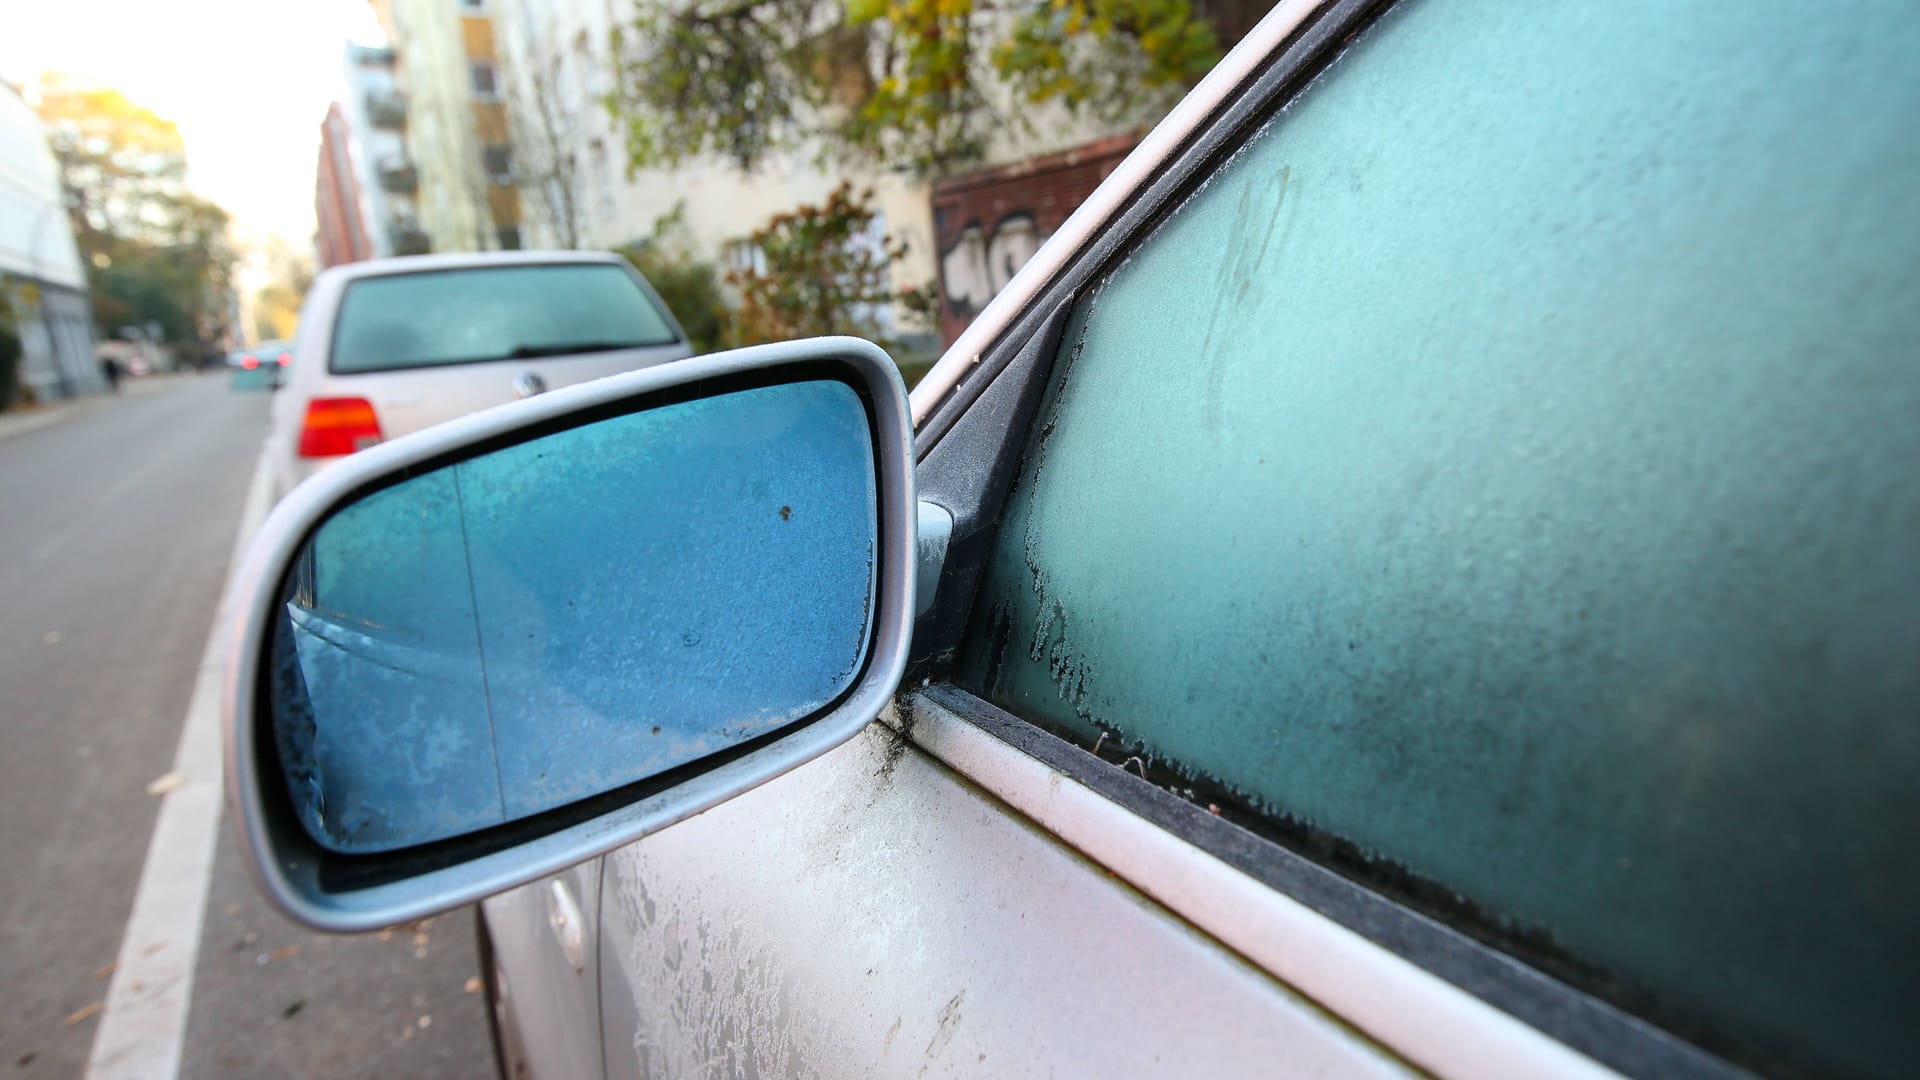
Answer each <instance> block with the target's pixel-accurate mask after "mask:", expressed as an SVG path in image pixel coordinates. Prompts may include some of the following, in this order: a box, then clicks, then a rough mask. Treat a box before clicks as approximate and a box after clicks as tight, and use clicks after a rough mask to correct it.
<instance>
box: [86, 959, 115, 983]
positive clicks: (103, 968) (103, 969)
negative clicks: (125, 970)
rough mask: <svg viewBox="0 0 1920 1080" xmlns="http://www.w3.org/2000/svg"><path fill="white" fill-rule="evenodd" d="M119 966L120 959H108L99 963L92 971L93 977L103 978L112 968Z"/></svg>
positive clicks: (111, 972) (111, 971) (110, 972)
mask: <svg viewBox="0 0 1920 1080" xmlns="http://www.w3.org/2000/svg"><path fill="white" fill-rule="evenodd" d="M119 966H120V961H118V960H109V961H107V962H106V963H104V964H101V965H100V967H99V968H98V969H97V970H95V971H94V973H93V977H94V978H96V979H104V978H106V977H107V976H109V975H111V974H113V969H114V968H117V967H119Z"/></svg>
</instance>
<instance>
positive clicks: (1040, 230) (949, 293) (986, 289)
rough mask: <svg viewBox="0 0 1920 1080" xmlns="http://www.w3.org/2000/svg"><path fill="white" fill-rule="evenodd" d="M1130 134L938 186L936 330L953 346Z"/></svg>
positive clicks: (1129, 143) (1127, 144) (1095, 182)
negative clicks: (938, 302) (938, 297)
mask: <svg viewBox="0 0 1920 1080" xmlns="http://www.w3.org/2000/svg"><path fill="white" fill-rule="evenodd" d="M1133 143H1134V139H1133V137H1132V136H1130V135H1126V136H1116V137H1113V138H1107V139H1101V140H1098V141H1096V142H1092V143H1088V144H1087V145H1085V146H1080V147H1076V148H1075V149H1072V150H1068V151H1065V152H1062V153H1058V154H1048V155H1045V156H1043V157H1037V158H1032V159H1029V160H1027V161H1022V162H1018V163H1016V164H1013V165H1003V166H999V167H997V168H993V169H985V170H982V171H980V172H977V173H972V174H970V175H967V176H957V177H954V178H952V179H949V180H944V181H941V182H940V183H938V184H935V185H934V189H933V227H934V233H935V237H936V240H937V243H938V247H939V251H940V332H941V336H942V337H943V338H944V339H945V340H946V341H947V342H948V343H952V341H953V339H954V338H956V337H959V336H960V331H962V330H964V329H966V327H967V323H969V322H971V321H973V317H974V316H975V315H978V314H979V313H980V309H981V308H984V307H986V306H987V301H989V300H991V299H993V298H994V296H995V295H996V294H997V293H999V291H1000V290H1001V289H1004V288H1006V286H1007V282H1009V281H1011V280H1013V276H1014V275H1015V274H1016V273H1018V272H1019V271H1020V268H1021V267H1022V266H1025V265H1026V263H1027V260H1028V259H1031V258H1032V257H1033V253H1034V252H1036V251H1038V250H1040V245H1041V244H1042V243H1044V242H1045V241H1046V239H1047V237H1049V236H1052V235H1053V232H1054V230H1056V229H1058V228H1059V227H1060V224H1061V222H1063V221H1065V220H1066V219H1067V215H1068V214H1071V213H1072V212H1073V209H1074V207H1077V206H1079V205H1080V203H1081V202H1082V201H1083V200H1084V199H1086V197H1087V196H1088V195H1090V194H1092V193H1093V189H1094V188H1096V187H1098V186H1099V185H1100V181H1102V180H1104V179H1106V176H1107V174H1108V173H1110V172H1112V171H1113V169H1114V166H1116V165H1118V164H1119V163H1120V160H1121V159H1122V158H1124V157H1126V155H1127V151H1129V150H1131V149H1132V148H1133Z"/></svg>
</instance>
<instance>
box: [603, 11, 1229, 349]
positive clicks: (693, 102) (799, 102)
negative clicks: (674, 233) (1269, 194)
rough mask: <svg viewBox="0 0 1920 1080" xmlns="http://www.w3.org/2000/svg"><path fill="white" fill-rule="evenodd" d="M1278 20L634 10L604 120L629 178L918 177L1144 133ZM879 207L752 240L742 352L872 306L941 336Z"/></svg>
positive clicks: (864, 325) (832, 327)
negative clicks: (1093, 124)
mask: <svg viewBox="0 0 1920 1080" xmlns="http://www.w3.org/2000/svg"><path fill="white" fill-rule="evenodd" d="M1265 13H1266V5H1265V4H1263V3H1259V2H1257V0H1015V2H1010V3H995V2H993V0H635V7H634V9H633V13H632V15H631V17H630V19H628V20H627V21H626V23H625V25H624V26H622V27H620V28H619V29H618V30H617V31H616V34H615V37H614V40H613V53H614V56H613V62H614V67H615V72H616V74H617V76H618V78H617V81H616V86H615V89H614V91H613V93H612V94H611V95H610V96H609V99H608V102H607V104H608V107H609V108H610V109H611V110H612V112H613V114H614V116H615V118H616V119H617V121H618V122H619V123H620V126H621V128H622V130H623V131H624V134H625V137H626V148H627V157H628V164H629V167H630V169H631V170H639V169H646V168H654V167H667V168H671V167H672V166H674V165H677V164H680V163H682V162H684V161H687V160H690V159H696V158H701V157H719V158H722V159H725V160H728V161H730V162H731V163H732V164H733V165H734V166H736V167H737V168H739V169H741V170H744V171H752V170H754V169H755V168H757V167H759V166H760V165H761V164H762V163H763V162H766V161H768V160H770V159H773V158H776V157H778V156H780V155H787V154H795V153H797V154H800V155H802V156H804V157H809V158H811V159H812V160H814V161H815V162H817V163H820V164H822V165H826V166H829V167H832V166H840V167H845V168H849V169H865V170H871V169H874V168H880V169H886V170H890V171H896V172H906V173H910V174H914V175H918V176H921V177H925V178H937V177H939V176H942V175H949V174H952V173H954V172H957V171H959V170H961V169H964V168H968V167H971V166H973V165H975V164H977V163H979V162H980V161H981V159H982V158H983V157H984V155H985V154H986V153H987V151H988V149H989V145H990V143H992V142H993V141H994V140H995V138H996V137H997V136H1004V135H1009V134H1011V135H1013V136H1015V137H1016V138H1015V139H1014V140H1013V141H1016V142H1017V136H1019V135H1021V134H1027V135H1032V134H1037V131H1036V128H1037V126H1038V125H1039V124H1043V123H1056V122H1059V121H1060V120H1062V119H1072V118H1081V117H1091V118H1093V119H1095V120H1098V121H1100V122H1101V123H1102V124H1105V125H1108V126H1132V125H1138V124H1142V123H1144V122H1146V121H1150V120H1151V119H1153V118H1154V117H1156V116H1157V115H1158V114H1159V113H1160V112H1162V111H1164V110H1165V109H1166V108H1167V107H1169V106H1170V105H1171V104H1172V103H1173V102H1174V101H1176V100H1177V99H1178V98H1179V97H1180V96H1181V95H1182V94H1184V93H1185V92H1186V90H1187V89H1188V88H1189V87H1191V86H1192V85H1193V84H1194V83H1195V82H1197V81H1199V79H1200V78H1201V77H1202V76H1203V75H1205V74H1206V72H1207V71H1208V70H1209V69H1210V68H1212V66H1213V64H1214V63H1215V62H1216V61H1217V60H1218V59H1219V58H1220V55H1221V53H1222V52H1223V51H1224V50H1225V49H1226V48H1228V47H1230V46H1231V45H1233V44H1234V43H1235V42H1237V41H1239V39H1240V38H1241V37H1243V36H1244V35H1245V34H1246V33H1247V31H1249V30H1250V29H1252V27H1253V25H1254V23H1256V22H1257V21H1259V19H1260V17H1261V16H1262V15H1264V14H1265ZM875 220H876V211H875V208H874V206H873V204H872V201H871V194H870V193H867V192H855V191H854V190H853V189H852V188H851V186H843V187H841V188H840V189H839V190H837V191H836V192H834V193H833V195H832V196H831V197H830V198H829V199H827V200H826V201H825V202H824V203H822V204H820V205H810V206H802V207H799V208H797V209H796V210H794V211H793V212H791V213H788V214H783V215H781V216H779V217H776V218H775V219H774V220H773V221H771V222H769V223H767V224H766V225H765V226H763V227H762V228H761V229H760V230H759V231H758V232H756V233H755V234H754V235H753V236H752V237H751V240H750V242H751V243H752V244H753V245H754V246H755V248H756V250H757V251H758V252H759V257H758V259H757V261H756V263H755V265H753V266H752V267H749V268H736V269H735V270H733V271H732V272H731V273H730V274H729V275H728V279H727V280H728V284H729V285H731V286H732V289H733V291H734V293H735V294H736V295H737V296H738V297H739V299H740V307H739V308H738V310H737V311H735V312H733V313H731V316H730V318H729V321H728V326H727V333H726V334H725V335H724V337H725V338H726V339H727V340H729V341H731V342H734V343H746V342H751V341H764V340H774V339H778V338H780V337H785V336H795V335H799V334H819V333H844V332H854V333H862V334H865V335H866V336H875V335H877V334H878V332H879V328H878V326H877V325H873V318H872V316H873V314H874V313H875V312H876V311H877V310H879V308H878V305H880V304H882V303H886V302H891V303H893V304H894V306H895V309H896V310H904V312H905V313H907V314H908V315H910V316H917V317H919V318H920V319H922V320H923V321H928V322H931V318H932V313H933V311H934V300H933V296H932V292H931V290H930V289H926V288H922V289H914V290H908V291H907V292H904V293H900V292H895V293H892V294H889V292H888V284H889V273H888V265H889V263H890V261H891V260H892V259H893V258H895V257H897V255H898V250H897V247H896V246H895V245H893V244H891V243H890V242H888V241H884V240H882V241H878V242H876V241H875V240H874V239H873V238H872V237H871V236H870V235H869V232H870V230H871V226H872V223H873V222H874V221H875Z"/></svg>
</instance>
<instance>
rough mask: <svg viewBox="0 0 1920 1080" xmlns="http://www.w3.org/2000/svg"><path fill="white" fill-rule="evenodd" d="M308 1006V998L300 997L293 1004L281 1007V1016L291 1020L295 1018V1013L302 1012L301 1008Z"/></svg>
mask: <svg viewBox="0 0 1920 1080" xmlns="http://www.w3.org/2000/svg"><path fill="white" fill-rule="evenodd" d="M306 1007H307V999H306V998H300V999H299V1000H297V1001H295V1002H294V1003H293V1004H291V1005H289V1006H287V1007H286V1008H284V1009H281V1010H280V1016H281V1018H282V1019H286V1020H291V1019H293V1018H294V1016H295V1015H297V1014H298V1013H299V1012H300V1010H301V1009H304V1008H306Z"/></svg>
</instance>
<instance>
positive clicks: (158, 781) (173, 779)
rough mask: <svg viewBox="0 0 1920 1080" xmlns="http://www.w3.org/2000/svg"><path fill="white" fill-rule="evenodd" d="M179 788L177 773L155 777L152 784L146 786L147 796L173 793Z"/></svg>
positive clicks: (178, 775)
mask: <svg viewBox="0 0 1920 1080" xmlns="http://www.w3.org/2000/svg"><path fill="white" fill-rule="evenodd" d="M179 786H180V774H179V773H177V772H170V773H161V774H160V775H159V776H156V777H154V778H153V782H152V783H150V784H148V785H147V794H149V795H165V794H166V793H167V792H169V791H173V790H174V789H176V788H178V787H179Z"/></svg>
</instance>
